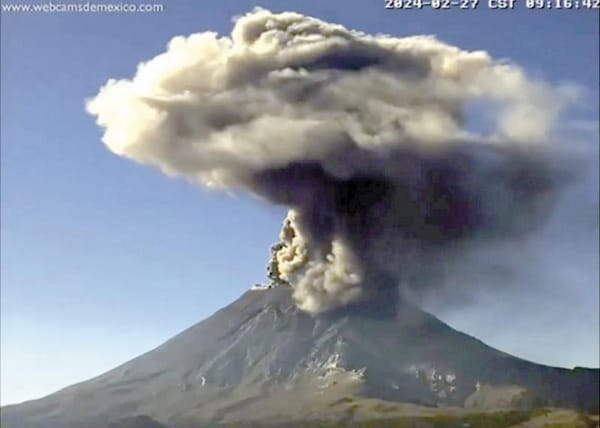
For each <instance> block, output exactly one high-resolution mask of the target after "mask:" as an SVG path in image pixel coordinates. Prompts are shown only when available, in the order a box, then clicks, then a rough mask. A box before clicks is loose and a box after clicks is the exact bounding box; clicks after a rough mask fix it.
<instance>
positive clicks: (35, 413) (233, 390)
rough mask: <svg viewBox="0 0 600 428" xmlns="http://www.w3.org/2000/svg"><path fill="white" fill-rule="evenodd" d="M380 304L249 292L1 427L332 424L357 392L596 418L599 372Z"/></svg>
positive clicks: (14, 410) (17, 412) (405, 307)
mask: <svg viewBox="0 0 600 428" xmlns="http://www.w3.org/2000/svg"><path fill="white" fill-rule="evenodd" d="M391 301H393V299H386V298H385V296H380V298H379V299H378V300H375V301H371V302H369V303H363V304H360V305H355V306H350V307H346V308H344V309H341V310H337V311H334V312H330V313H328V314H326V315H320V316H311V315H308V314H306V313H304V312H302V311H300V310H298V309H297V308H296V306H295V305H294V303H293V301H292V299H291V290H290V288H289V287H287V286H279V287H275V288H272V289H264V290H250V291H248V292H246V293H245V294H244V295H243V296H241V297H240V298H239V299H238V300H237V301H235V302H234V303H232V304H231V305H229V306H227V307H225V308H223V309H221V310H220V311H218V312H216V313H215V314H214V315H213V316H211V317H209V318H208V319H206V320H204V321H202V322H200V323H198V324H196V325H195V326H193V327H191V328H189V329H188V330H186V331H184V332H182V333H181V334H179V335H177V336H176V337H174V338H172V339H171V340H169V341H167V342H166V343H164V344H163V345H161V346H159V347H158V348H156V349H155V350H153V351H151V352H148V353H146V354H144V355H142V356H140V357H138V358H135V359H134V360H132V361H130V362H128V363H125V364H123V365H122V366H120V367H117V368H116V369H114V370H112V371H110V372H108V373H105V374H103V375H101V376H99V377H96V378H94V379H91V380H88V381H86V382H82V383H79V384H76V385H73V386H71V387H69V388H66V389H64V390H62V391H59V392H57V393H55V394H52V395H50V396H48V397H45V398H42V399H40V400H34V401H29V402H26V403H23V404H19V405H14V406H7V407H4V408H3V409H2V427H3V428H29V427H36V428H59V427H60V428H66V427H84V426H85V427H108V426H115V427H117V426H122V427H160V426H163V425H164V426H168V427H189V426H214V425H218V424H219V423H228V422H229V423H231V422H235V421H258V422H264V423H266V422H268V421H286V420H287V421H289V420H308V419H311V418H315V419H318V418H320V417H328V418H336V417H337V416H336V415H335V412H334V411H333V408H334V407H335V406H333V404H335V403H340V402H344V401H345V400H346V401H349V400H352V399H353V398H352V397H359V396H360V397H370V398H365V399H369V400H375V401H374V402H375V403H376V402H381V400H386V401H387V402H402V403H415V404H419V405H421V406H458V407H465V406H466V407H469V408H492V407H493V408H497V407H505V406H509V405H513V406H514V405H530V404H531V403H532V402H535V403H536V404H546V405H553V406H562V407H571V408H578V409H585V410H588V411H595V412H597V409H598V386H599V372H598V370H596V369H580V368H577V369H574V370H567V369H561V368H554V367H547V366H542V365H538V364H534V363H531V362H528V361H524V360H521V359H518V358H515V357H512V356H510V355H508V354H505V353H503V352H500V351H497V350H495V349H493V348H490V347H488V346H486V345H485V344H483V343H482V342H480V341H479V340H476V339H474V338H472V337H469V336H467V335H465V334H463V333H460V332H458V331H455V330H453V329H452V328H450V327H449V326H447V325H446V324H444V323H443V322H441V321H440V320H438V319H436V318H435V317H433V316H432V315H430V314H428V313H426V312H423V311H421V310H420V309H418V308H416V307H414V306H412V305H410V304H406V303H401V304H398V305H393V306H392V305H391V304H390V303H389V302H391ZM378 400H379V401H378ZM527 402H529V403H527ZM332 403H333V404H332ZM413 407H414V409H417V406H413ZM407 409H408V408H407Z"/></svg>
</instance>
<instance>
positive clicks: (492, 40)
mask: <svg viewBox="0 0 600 428" xmlns="http://www.w3.org/2000/svg"><path fill="white" fill-rule="evenodd" d="M255 5H257V4H256V3H254V2H246V1H240V0H235V1H233V0H232V1H218V2H217V1H203V2H192V1H189V2H186V1H180V0H171V1H168V2H166V3H165V8H166V10H165V11H164V12H163V13H156V14H60V13H56V14H48V13H45V14H44V13H40V14H6V13H3V14H2V22H1V32H2V33H1V35H2V41H1V43H2V45H1V46H2V50H1V55H2V58H1V60H2V63H1V64H2V75H1V79H2V80H1V84H2V86H1V88H2V91H1V101H2V109H1V118H0V120H1V127H0V130H1V148H2V153H1V154H2V157H1V167H2V169H1V174H2V183H1V191H2V193H1V197H2V201H1V202H2V208H1V210H2V211H1V214H2V224H1V232H2V234H1V240H2V241H1V243H2V270H1V274H2V277H1V280H2V295H1V346H2V385H1V401H2V404H7V403H13V402H19V401H23V400H26V399H32V398H37V397H40V396H43V395H45V394H48V393H51V392H53V391H55V390H57V389H59V388H61V387H64V386H67V385H68V384H71V383H74V382H77V381H81V380H84V379H86V378H88V377H92V376H95V375H97V374H100V373H101V372H103V371H106V370H108V369H110V368H112V367H114V366H115V365H117V364H120V363H122V362H124V361H126V360H127V359H129V358H132V357H134V356H136V355H138V354H140V353H142V352H145V351H147V350H149V349H151V348H153V347H155V346H157V345H159V344H160V343H161V342H162V341H164V340H166V339H168V338H169V337H171V336H172V335H174V334H176V333H178V332H179V331H181V330H183V329H185V328H187V327H188V326H190V325H192V324H194V323H196V322H198V321H199V320H201V319H203V318H205V317H207V316H209V315H210V314H211V313H213V312H214V311H215V310H217V309H219V308H220V307H222V306H224V305H226V304H227V303H229V302H231V301H232V300H233V299H235V298H236V297H238V296H239V295H240V294H241V293H242V292H243V291H244V290H245V289H247V288H248V287H250V286H251V285H252V284H253V283H254V282H258V281H261V280H262V279H263V278H264V267H265V264H266V261H267V256H268V247H269V245H270V244H271V243H272V242H274V240H275V239H276V236H277V233H278V229H279V225H280V222H281V219H282V218H283V215H284V210H283V209H282V208H275V207H270V206H266V205H264V204H262V203H260V202H258V201H255V200H253V199H251V198H248V197H245V196H243V195H236V196H231V195H227V194H225V193H217V192H208V191H205V190H203V189H200V188H197V187H194V186H192V185H191V184H189V183H187V182H185V181H183V180H176V179H171V178H167V177H166V176H164V175H162V174H161V173H160V172H158V171H156V170H154V169H151V168H146V167H142V166H140V165H137V164H134V163H132V162H129V161H127V160H124V159H122V158H118V157H116V156H114V155H112V154H111V153H110V152H109V151H108V150H106V148H105V147H104V146H103V144H102V143H101V141H100V138H101V131H100V129H99V128H97V126H96V125H95V124H94V121H93V119H92V118H91V117H90V116H88V115H87V114H86V113H85V110H84V103H85V99H87V98H89V97H91V96H93V95H95V94H96V92H97V90H98V88H99V87H100V86H101V85H102V84H104V83H105V81H106V80H107V79H108V78H114V77H117V78H118V77H122V78H125V77H131V76H132V75H133V73H134V72H135V69H136V66H137V64H138V63H139V62H140V61H142V60H146V59H149V58H151V57H152V56H154V55H156V54H158V53H160V52H161V51H163V50H164V47H165V45H166V43H167V41H168V40H169V39H170V38H172V37H173V36H175V35H181V34H184V35H187V34H190V33H193V32H199V31H206V30H212V31H217V32H219V33H221V34H227V33H229V31H230V29H231V17H232V16H234V15H238V14H241V13H243V12H246V11H248V10H249V9H251V8H252V7H253V6H255ZM260 5H261V6H263V7H267V8H271V9H273V10H296V11H300V12H303V13H306V14H310V15H315V16H318V17H319V18H322V19H325V20H329V21H333V22H339V23H342V24H344V25H346V26H347V27H351V28H355V29H359V30H363V31H366V32H373V33H374V32H383V33H390V34H395V35H413V34H435V35H437V36H438V37H439V38H441V39H442V40H444V41H446V42H449V43H451V44H456V45H458V46H461V47H463V48H466V49H484V50H487V51H489V52H490V53H491V55H492V56H494V57H496V58H508V59H510V60H512V61H514V62H516V63H519V64H521V65H522V66H523V67H525V68H526V69H527V70H528V71H529V72H530V73H531V74H532V75H534V76H538V77H541V78H543V79H545V80H547V81H549V82H551V83H558V82H563V81H570V82H574V83H577V84H578V85H580V86H581V87H582V88H583V89H584V93H583V97H582V99H581V101H580V103H579V105H577V106H576V107H575V108H574V109H573V110H572V112H571V113H570V119H569V120H570V121H569V123H570V126H571V129H570V130H569V133H570V135H571V134H576V138H578V139H581V140H582V141H586V142H588V143H590V144H596V145H597V144H598V134H597V132H598V131H597V120H598V104H597V99H598V14H597V13H594V12H592V11H581V10H580V11H565V10H562V11H557V10H555V11H551V12H541V11H530V10H526V9H525V8H524V7H523V6H522V5H521V6H518V7H517V9H516V10H512V11H498V10H495V11H491V10H487V7H486V5H485V3H483V4H481V5H480V6H479V8H478V9H477V10H475V11H427V10H422V11H414V10H413V11H391V10H385V9H384V2H383V0H381V1H367V2H365V1H361V2H359V1H348V2H339V1H333V0H330V1H323V2H305V1H263V2H261V3H260ZM585 191H586V192H588V193H589V194H590V198H592V203H591V205H590V206H591V209H595V210H597V194H596V195H594V193H597V185H596V188H595V189H594V188H590V187H588V188H586V189H585ZM587 209H590V208H587ZM592 214H593V213H592ZM588 238H589V237H588ZM594 239H595V240H596V242H597V235H596V236H595V237H593V238H592V239H591V241H589V240H588V242H592V243H594ZM597 251H598V250H597V246H596V245H595V243H594V245H593V246H590V247H589V251H588V252H587V253H586V254H585V257H587V258H588V259H589V260H590V262H589V263H588V264H587V265H586V266H590V269H591V271H589V272H584V276H585V278H584V279H583V280H581V281H575V282H577V284H580V285H578V286H574V285H571V284H570V285H569V289H568V292H566V291H564V290H562V289H556V290H547V293H546V298H545V299H544V301H543V302H542V303H540V300H539V297H536V296H534V295H532V294H527V293H526V292H519V291H511V292H510V293H507V294H505V295H498V296H496V295H494V296H488V297H486V298H485V299H484V301H485V307H484V308H483V309H482V305H478V306H472V307H462V308H459V309H453V310H447V311H444V310H440V312H439V314H438V315H440V317H441V318H442V319H444V320H446V321H447V322H449V323H450V324H451V325H452V326H454V327H456V328H459V329H461V330H464V331H466V332H468V333H471V334H474V335H476V336H477V337H479V338H480V339H482V340H484V341H485V342H487V343H489V344H491V345H493V346H495V347H498V348H501V349H502V350H504V351H507V352H511V353H514V354H516V355H518V356H520V357H523V358H528V359H532V360H535V361H539V362H543V363H547V364H553V365H561V366H567V367H572V366H575V365H583V366H596V367H597V366H598V323H597V320H598V288H597V284H595V279H597ZM232 252H235V253H236V254H237V257H236V262H235V264H234V265H233V264H232V263H231V262H230V260H231V257H230V255H231V253H232ZM579 273H580V272H575V273H574V275H579ZM566 275H570V273H567V274H566ZM524 308H526V310H524ZM557 324H560V326H561V327H560V328H558V327H556V325H557ZM550 327H551V328H550Z"/></svg>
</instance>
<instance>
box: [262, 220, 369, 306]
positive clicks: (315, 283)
mask: <svg viewBox="0 0 600 428" xmlns="http://www.w3.org/2000/svg"><path fill="white" fill-rule="evenodd" d="M302 228H303V222H302V219H301V214H300V213H298V212H296V211H295V210H290V211H289V212H288V215H287V218H286V219H285V221H284V223H283V227H282V229H281V233H280V235H279V239H280V245H279V248H278V249H277V251H275V253H274V255H273V256H274V259H275V263H276V264H277V266H278V269H279V272H278V273H279V275H278V276H277V277H275V278H273V279H275V280H277V279H280V280H284V281H286V282H287V283H289V284H293V285H294V292H293V297H294V299H296V301H297V302H298V307H299V308H300V309H302V310H305V311H307V312H321V311H325V310H328V309H333V308H335V307H337V306H340V305H345V304H347V303H351V302H354V301H357V300H359V299H360V297H361V296H362V291H361V290H362V288H361V283H362V280H363V278H362V272H361V271H360V263H358V261H357V260H356V259H355V256H354V254H352V253H351V252H350V251H348V248H347V246H345V245H343V244H342V242H341V241H340V240H338V239H332V240H331V241H329V242H327V244H328V248H316V244H317V242H318V241H315V240H310V241H307V240H306V233H303V231H302Z"/></svg>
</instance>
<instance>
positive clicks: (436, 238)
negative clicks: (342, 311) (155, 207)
mask: <svg viewBox="0 0 600 428" xmlns="http://www.w3.org/2000/svg"><path fill="white" fill-rule="evenodd" d="M573 96H574V90H573V89H572V88H571V87H569V86H558V87H549V86H548V85H546V84H544V83H542V82H539V81H535V80H533V79H530V78H528V77H527V76H526V74H525V73H524V72H523V70H522V69H521V68H519V67H518V66H516V65H512V64H509V63H506V62H503V61H496V60H494V59H492V58H491V57H490V56H489V55H488V54H487V53H486V52H483V51H474V52H469V51H464V50H461V49H460V48H458V47H455V46H451V45H448V44H445V43H443V42H441V41H439V40H437V39H436V38H435V37H433V36H415V37H403V38H398V37H393V36H387V35H369V34H365V33H361V32H358V31H352V30H348V29H346V28H345V27H343V26H341V25H337V24H331V23H327V22H324V21H321V20H319V19H315V18H311V17H307V16H303V15H301V14H298V13H292V12H284V13H273V12H270V11H268V10H264V9H255V10H254V11H252V12H251V13H248V14H247V15H244V16H242V17H239V18H237V19H236V20H235V24H234V27H233V30H232V33H231V36H229V37H219V36H218V35H217V34H215V33H212V32H205V33H198V34H193V35H191V36H189V37H176V38H174V39H173V40H171V41H170V43H169V44H168V47H167V50H166V52H164V53H162V54H160V55H158V56H157V57H155V58H153V59H151V60H150V61H148V62H145V63H142V64H140V65H139V67H138V70H137V73H136V75H135V77H133V78H132V79H131V80H110V81H108V82H107V83H106V85H105V86H104V87H103V88H102V89H101V90H100V92H99V93H98V94H97V95H96V96H95V97H94V98H93V99H91V100H89V101H88V103H87V110H88V112H89V113H91V114H92V115H94V116H95V117H96V120H97V123H98V124H99V125H100V126H101V127H103V128H104V129H105V132H104V137H103V141H104V143H105V144H106V145H107V147H108V148H109V149H110V150H111V151H113V152H114V153H115V154H117V155H120V156H123V157H126V158H130V159H132V160H135V161H137V162H141V163H143V164H148V165H153V166H155V167H158V168H160V169H161V170H162V171H163V172H164V173H166V174H168V175H170V176H181V177H185V178H187V179H189V180H192V181H194V182H196V183H199V184H201V185H203V186H208V187H212V188H220V189H243V190H246V191H248V192H251V193H252V194H254V195H257V196H259V197H261V198H263V199H265V200H267V201H269V202H271V203H275V204H281V205H285V206H288V207H289V208H290V211H289V214H288V216H287V218H286V220H285V222H284V225H283V228H282V231H281V235H280V242H279V243H278V244H277V245H276V246H275V247H274V249H273V260H272V262H271V272H270V275H271V277H272V279H274V280H275V281H277V282H282V283H287V284H289V285H291V286H292V287H293V289H294V298H295V300H296V302H297V304H298V306H299V307H300V308H301V309H304V310H306V311H308V312H312V313H318V312H322V311H326V310H330V309H333V308H336V307H339V306H343V305H346V304H349V303H352V302H357V301H360V300H364V299H369V298H372V297H373V296H377V295H378V294H379V293H380V292H385V291H386V290H389V289H395V288H397V287H398V285H399V283H400V282H404V283H409V287H413V288H415V287H416V292H418V291H419V289H420V288H428V287H432V288H435V287H437V286H438V285H439V284H440V282H441V281H440V279H439V275H441V273H439V275H438V272H436V271H435V266H437V265H438V263H437V261H438V260H440V258H448V255H452V254H457V253H460V251H461V248H464V247H465V246H468V245H469V244H470V243H471V242H475V241H476V242H484V241H486V240H493V239H498V240H501V239H507V238H510V237H513V236H518V235H521V234H525V233H527V232H529V231H530V230H532V229H534V227H535V226H536V225H539V224H540V223H542V221H543V220H544V218H545V217H546V214H547V213H548V212H549V211H550V210H551V207H552V201H553V199H554V198H555V196H556V193H557V191H558V189H559V188H560V187H561V185H562V184H563V182H564V181H565V177H564V174H563V173H562V172H561V168H559V167H558V166H557V162H555V161H554V159H555V156H553V154H552V153H553V150H554V149H553V147H552V146H551V145H550V144H548V143H546V138H547V136H548V134H549V132H550V131H551V130H552V126H553V124H554V122H555V120H556V118H557V116H558V114H559V113H560V111H561V109H562V107H563V106H564V105H565V104H566V103H568V102H569V100H570V99H571V98H573ZM475 102H476V103H479V104H478V105H481V106H483V107H482V108H488V109H489V111H490V112H494V115H495V116H494V117H495V122H494V124H493V125H494V126H493V129H492V130H491V131H490V132H489V133H488V134H486V135H481V134H476V133H474V132H471V131H470V130H469V128H468V126H467V124H466V119H465V118H466V109H467V107H468V106H469V105H472V104H473V103H475ZM424 277H427V280H426V281H425V280H419V281H417V280H415V278H421V279H422V278H424ZM415 284H419V285H415Z"/></svg>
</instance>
